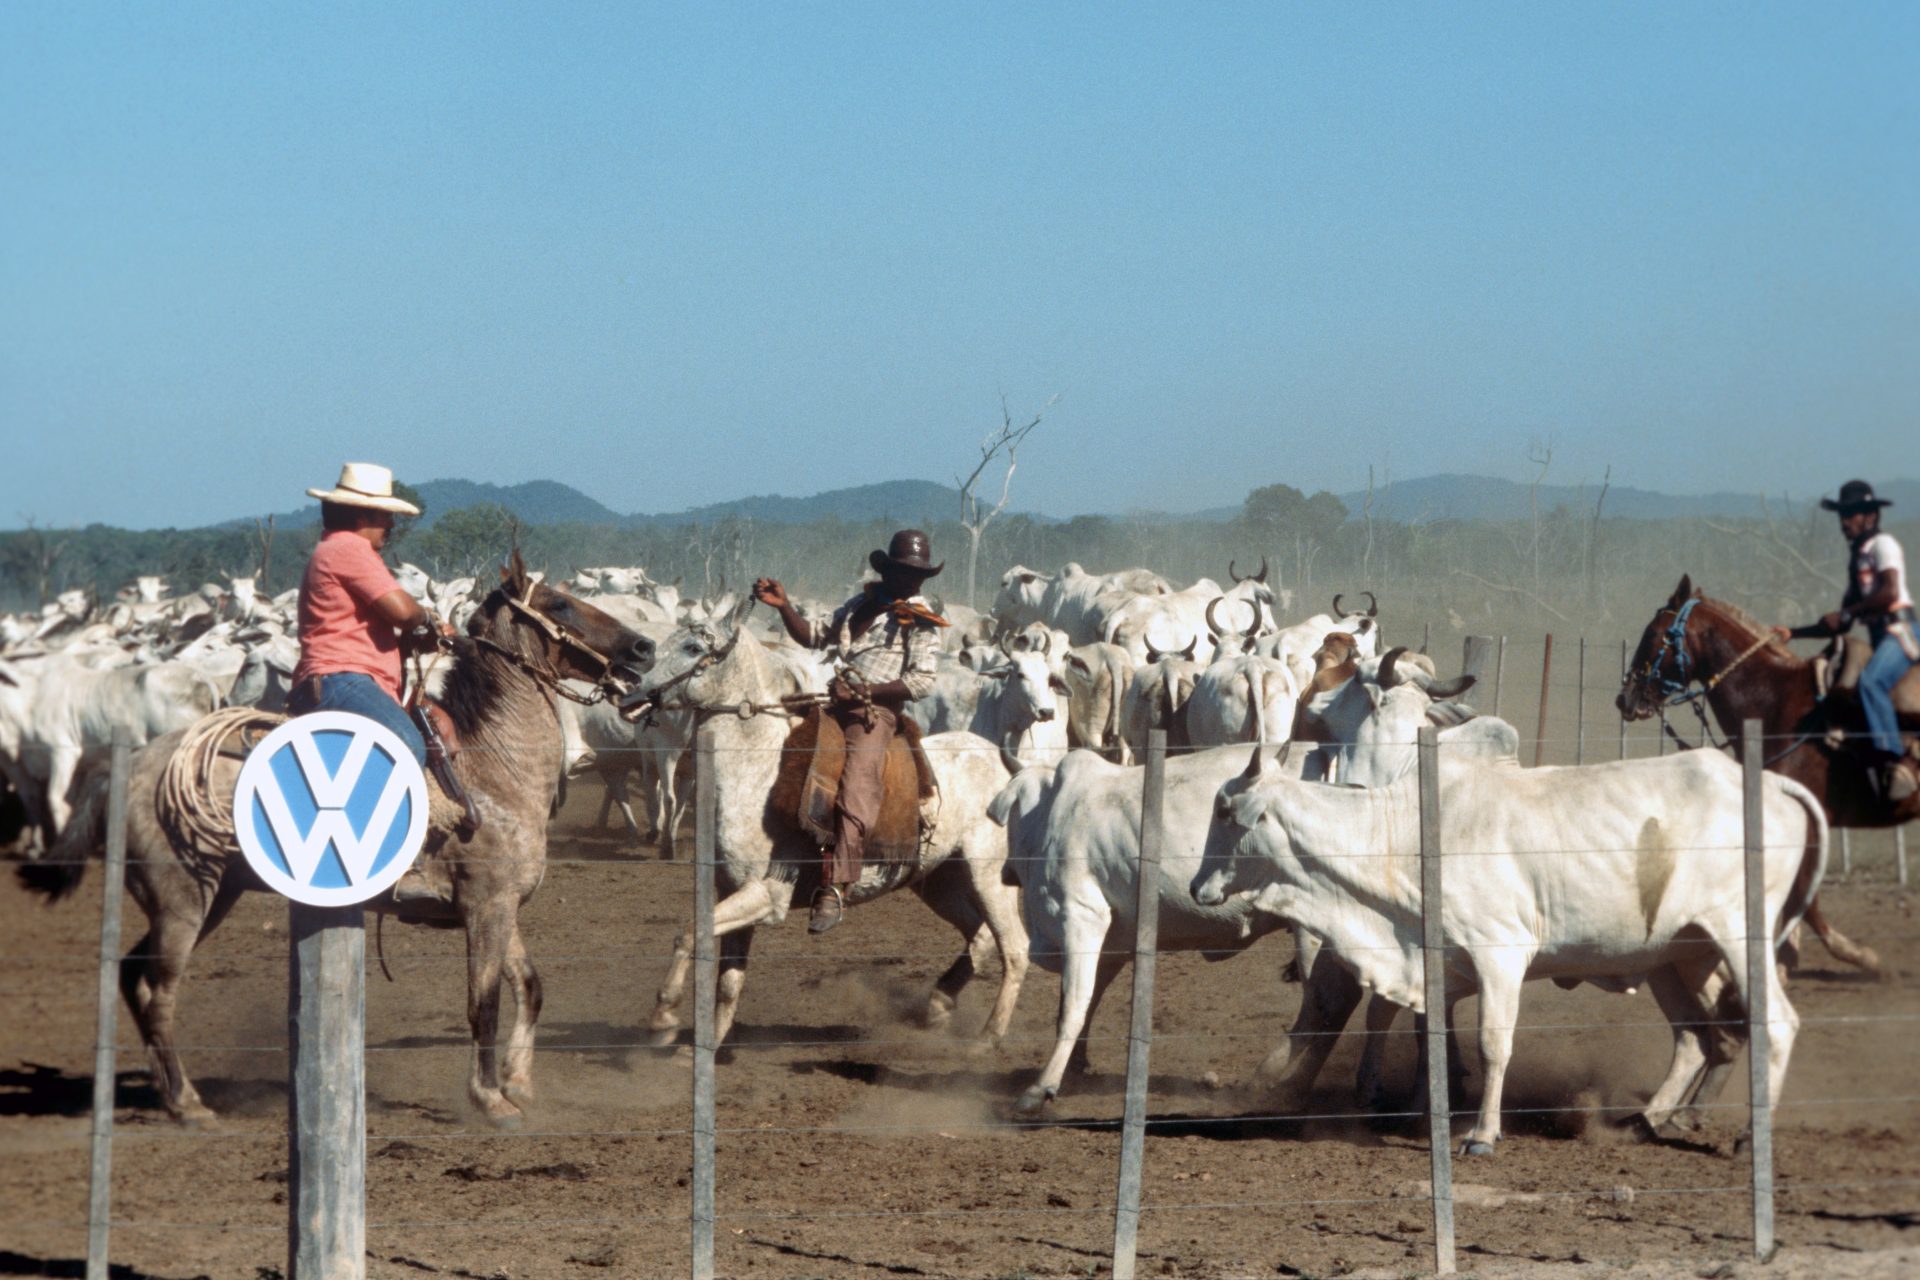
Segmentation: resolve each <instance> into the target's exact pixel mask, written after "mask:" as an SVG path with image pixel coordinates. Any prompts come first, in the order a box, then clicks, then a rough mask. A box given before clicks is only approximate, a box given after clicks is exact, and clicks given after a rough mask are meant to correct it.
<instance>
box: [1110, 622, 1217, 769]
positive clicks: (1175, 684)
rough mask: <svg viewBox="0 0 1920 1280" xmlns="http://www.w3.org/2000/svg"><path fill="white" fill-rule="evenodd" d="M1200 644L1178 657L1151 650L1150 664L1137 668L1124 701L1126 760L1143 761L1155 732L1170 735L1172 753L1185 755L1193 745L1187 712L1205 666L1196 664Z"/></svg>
mask: <svg viewBox="0 0 1920 1280" xmlns="http://www.w3.org/2000/svg"><path fill="white" fill-rule="evenodd" d="M1199 644H1200V642H1199V641H1198V640H1195V641H1193V642H1191V643H1190V644H1188V645H1187V647H1186V648H1185V649H1184V650H1182V651H1181V652H1178V653H1161V652H1160V651H1159V650H1157V649H1155V648H1153V647H1152V646H1151V645H1149V646H1148V647H1147V659H1148V661H1147V662H1146V663H1145V665H1143V666H1139V667H1136V668H1134V672H1133V676H1132V678H1131V679H1129V680H1128V681H1127V691H1126V694H1125V696H1123V697H1122V698H1121V700H1120V732H1121V736H1122V737H1123V738H1124V739H1125V742H1126V753H1125V754H1126V756H1128V757H1130V758H1132V759H1135V760H1138V759H1141V758H1143V757H1144V756H1145V755H1146V753H1147V734H1148V733H1150V732H1151V731H1153V730H1154V729H1165V730H1166V731H1167V749H1168V750H1169V751H1185V750H1186V749H1187V748H1188V747H1189V746H1191V745H1192V743H1191V740H1190V739H1189V738H1188V736H1187V715H1186V709H1187V699H1188V698H1191V697H1192V696H1193V686H1194V682H1195V681H1196V680H1198V679H1199V677H1200V671H1201V666H1200V664H1199V663H1198V662H1197V661H1195V660H1194V653H1195V652H1196V650H1197V649H1198V647H1199ZM1115 647H1116V648H1118V647H1119V646H1117V645H1116V646H1115ZM1121 652H1123V653H1124V652H1126V651H1125V650H1124V649H1122V650H1121Z"/></svg>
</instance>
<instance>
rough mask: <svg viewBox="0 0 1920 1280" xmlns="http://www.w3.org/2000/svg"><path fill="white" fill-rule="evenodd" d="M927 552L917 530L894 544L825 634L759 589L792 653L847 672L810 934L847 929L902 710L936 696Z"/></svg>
mask: <svg viewBox="0 0 1920 1280" xmlns="http://www.w3.org/2000/svg"><path fill="white" fill-rule="evenodd" d="M929 550H930V548H929V547H928V544H927V535H926V534H924V533H922V532H920V530H918V529H902V530H901V531H900V532H898V533H896V534H894V535H893V540H892V541H891V542H890V543H888V544H887V549H886V550H885V551H875V552H874V553H873V554H872V555H870V556H868V557H867V563H868V564H870V565H872V566H873V568H874V570H875V571H876V572H877V573H879V575H880V579H879V581H877V582H869V583H867V584H866V586H865V587H863V588H862V589H861V591H860V594H859V595H856V596H854V597H853V598H852V599H851V600H849V601H847V602H846V603H845V604H843V605H841V606H840V607H839V608H838V609H837V610H835V611H834V615H833V620H832V621H831V622H829V623H828V624H827V625H826V626H825V627H824V628H822V629H821V630H820V631H818V632H816V631H815V630H814V628H813V626H812V625H811V624H810V623H808V622H807V620H806V619H805V618H802V617H801V616H800V614H799V612H798V611H797V610H796V609H795V608H794V607H793V602H792V601H790V600H788V599H787V592H786V588H784V587H782V586H781V585H780V584H779V583H778V582H777V581H775V580H774V579H772V578H761V579H759V580H758V581H756V582H755V583H754V584H753V598H754V599H756V600H758V601H759V602H760V603H761V604H764V605H770V606H772V607H773V608H775V609H777V610H779V611H780V621H781V622H783V623H785V624H786V628H787V634H788V635H790V636H792V637H793V639H794V643H796V644H799V645H803V646H805V647H806V648H809V649H831V650H833V651H834V655H835V658H836V661H837V663H838V665H839V668H840V670H839V674H837V675H836V676H834V677H833V679H832V681H830V682H829V683H828V685H827V699H828V701H827V712H828V714H829V715H831V716H833V718H834V720H835V721H836V722H837V723H838V724H839V726H840V730H841V732H842V733H843V734H845V735H846V743H847V756H846V763H845V765H843V766H842V768H841V773H840V799H839V804H838V807H837V808H836V810H835V813H834V836H835V839H834V844H833V848H832V849H831V850H829V851H828V852H827V854H826V861H825V866H824V868H823V872H824V874H823V876H822V885H821V889H820V892H818V893H817V894H815V895H814V899H813V909H812V911H811V912H810V913H809V915H808V917H807V928H808V929H809V930H810V931H811V932H814V933H825V932H826V931H827V930H829V929H831V928H833V927H834V926H835V925H837V924H839V923H840V918H841V916H842V915H843V914H844V912H845V910H846V892H847V890H848V889H849V888H851V887H852V886H853V884H854V883H855V882H856V881H858V880H859V879H860V860H861V857H862V854H863V853H864V851H865V848H866V840H867V831H868V829H869V828H870V827H871V826H872V825H873V823H874V822H875V821H876V820H877V819H878V818H879V816H880V803H881V801H882V800H883V799H884V798H885V783H884V776H883V774H884V770H885V767H886V758H887V744H888V743H890V742H892V741H893V735H894V732H895V730H896V729H897V728H898V727H899V717H900V713H901V709H902V708H903V707H905V706H906V704H907V703H908V702H910V701H912V700H913V699H915V698H919V697H924V696H925V695H926V693H927V692H928V690H930V689H932V688H933V676H934V670H935V661H936V659H937V657H938V655H939V652H940V638H939V635H938V634H937V631H936V628H939V627H944V626H946V625H947V621H946V619H945V618H942V617H941V616H940V615H939V614H938V613H935V612H934V610H933V606H932V605H931V604H930V603H928V601H927V599H926V597H924V596H922V595H921V594H920V586H921V584H922V583H924V582H925V581H926V580H927V579H928V578H931V577H933V576H934V575H936V574H938V573H939V572H940V571H941V570H942V569H944V568H945V567H946V565H945V564H944V563H942V564H932V563H930V560H931V557H930V555H929V554H928V552H929Z"/></svg>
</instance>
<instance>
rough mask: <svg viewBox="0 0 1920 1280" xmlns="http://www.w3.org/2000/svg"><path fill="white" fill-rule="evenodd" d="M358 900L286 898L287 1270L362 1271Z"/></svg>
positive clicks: (319, 1279)
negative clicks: (313, 903) (329, 902)
mask: <svg viewBox="0 0 1920 1280" xmlns="http://www.w3.org/2000/svg"><path fill="white" fill-rule="evenodd" d="M365 921H366V917H365V914H364V913H363V912H362V910H361V908H360V907H358V906H352V907H310V906H307V905H305V904H303V903H299V902H293V901H289V902H288V903H287V932H288V935H289V940H290V943H291V945H290V946H289V948H288V951H287V986H288V991H287V1031H288V1038H289V1040H290V1041H291V1044H290V1045H289V1048H290V1049H291V1051H292V1052H291V1053H290V1055H289V1064H290V1068H291V1071H290V1074H291V1075H292V1080H291V1081H290V1083H291V1085H292V1089H291V1091H290V1092H289V1094H288V1098H287V1111H288V1125H287V1134H288V1143H289V1146H290V1148H291V1150H290V1151H289V1153H288V1155H289V1159H288V1161H287V1235H288V1240H287V1259H288V1268H287V1272H288V1276H289V1277H290V1280H363V1277H365V1275H366V1274H367V1079H366V1069H367V1052H366V1041H367V966H366V959H367V930H366V923H365Z"/></svg>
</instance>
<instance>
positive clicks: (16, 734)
mask: <svg viewBox="0 0 1920 1280" xmlns="http://www.w3.org/2000/svg"><path fill="white" fill-rule="evenodd" d="M219 703H220V697H219V694H218V693H217V692H216V691H215V690H214V688H213V686H212V685H211V684H210V683H209V682H208V681H207V679H206V678H205V677H204V676H202V675H201V674H200V673H199V672H197V671H195V670H194V669H193V668H191V667H189V666H186V665H185V664H183V663H177V662H164V663H158V664H155V665H152V666H123V667H115V668H113V669H111V670H105V671H101V670H96V669H94V668H92V667H89V666H87V665H85V664H84V663H82V662H80V661H78V660H76V659H74V658H72V657H68V656H66V655H48V656H46V657H42V658H36V659H32V660H21V659H9V660H6V661H0V767H4V768H5V769H6V772H7V775H8V780H9V781H11V782H12V783H13V785H14V789H15V790H17V791H19V792H20V794H21V796H22V797H23V798H24V799H27V801H28V804H29V807H30V808H32V807H33V805H34V803H35V799H36V798H37V799H38V800H39V802H40V803H42V804H44V806H45V813H46V815H47V820H48V825H49V828H50V830H49V835H50V836H58V835H59V834H60V832H61V831H62V830H63V829H64V828H65V827H66V825H67V819H68V818H69V816H71V813H72V807H71V802H70V800H69V791H70V789H71V787H72V785H73V780H74V776H75V774H76V773H77V771H78V770H79V768H80V765H81V762H82V760H83V759H86V758H89V757H97V756H99V755H100V754H102V753H104V752H105V751H106V750H107V749H108V747H110V746H111V745H112V742H113V738H114V734H115V733H116V732H119V731H124V732H125V734H126V736H127V739H128V741H129V742H131V743H132V745H134V746H136V747H139V746H145V745H146V744H147V743H148V742H150V741H152V740H153V739H155V738H157V737H159V736H160V735H162V734H164V733H170V732H172V731H173V730H175V729H180V728H184V727H185V726H187V725H189V724H192V723H193V722H194V721H195V720H198V719H199V718H200V717H201V716H204V715H207V714H208V713H209V712H211V711H212V710H213V709H214V708H215V707H216V706H218V705H219Z"/></svg>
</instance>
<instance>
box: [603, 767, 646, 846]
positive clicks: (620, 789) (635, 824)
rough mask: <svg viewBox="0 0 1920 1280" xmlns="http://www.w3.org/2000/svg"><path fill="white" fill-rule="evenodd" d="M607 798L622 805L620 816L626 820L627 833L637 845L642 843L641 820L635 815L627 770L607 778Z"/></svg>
mask: <svg viewBox="0 0 1920 1280" xmlns="http://www.w3.org/2000/svg"><path fill="white" fill-rule="evenodd" d="M607 798H608V799H609V800H611V801H612V802H613V803H614V804H617V805H619V806H620V816H621V818H622V819H624V820H625V821H626V824H627V834H628V835H629V836H631V837H632V838H633V843H634V844H635V846H638V845H639V844H640V840H641V837H640V822H639V819H637V818H635V817H634V816H633V801H632V800H631V799H629V798H628V795H627V771H626V770H625V769H622V770H621V771H620V772H619V773H615V774H611V775H609V776H608V778H607Z"/></svg>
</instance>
